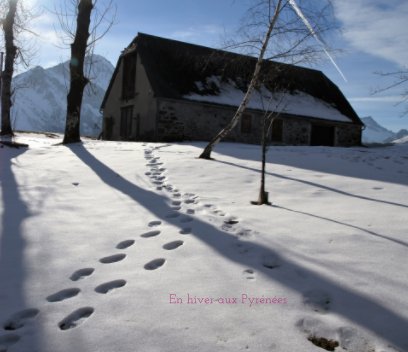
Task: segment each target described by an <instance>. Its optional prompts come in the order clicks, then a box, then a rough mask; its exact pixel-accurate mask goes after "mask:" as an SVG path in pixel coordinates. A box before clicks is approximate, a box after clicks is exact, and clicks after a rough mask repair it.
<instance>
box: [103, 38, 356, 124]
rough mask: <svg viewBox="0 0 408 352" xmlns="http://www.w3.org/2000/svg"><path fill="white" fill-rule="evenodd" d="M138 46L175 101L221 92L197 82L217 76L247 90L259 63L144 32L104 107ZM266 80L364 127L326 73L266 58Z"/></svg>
mask: <svg viewBox="0 0 408 352" xmlns="http://www.w3.org/2000/svg"><path fill="white" fill-rule="evenodd" d="M134 48H136V51H137V52H138V54H139V57H140V58H141V61H142V65H143V66H144V68H145V70H146V74H147V77H148V79H149V82H150V84H151V85H152V89H153V92H154V95H155V96H156V97H163V98H172V99H183V96H184V95H187V94H190V93H197V94H203V95H204V94H205V95H211V94H213V95H216V94H217V93H219V91H218V87H217V86H216V85H213V86H211V85H208V84H203V86H202V87H201V89H200V90H199V89H198V88H197V85H196V82H203V83H204V82H207V79H208V78H209V77H212V76H218V77H220V79H221V81H233V82H234V83H235V85H236V86H237V87H239V88H241V89H242V91H245V90H246V88H247V86H248V83H249V81H250V79H251V77H252V74H253V71H254V67H255V64H256V61H257V59H256V58H254V57H251V56H245V55H241V54H236V53H231V52H227V51H223V50H217V49H212V48H208V47H204V46H200V45H194V44H189V43H184V42H180V41H176V40H170V39H164V38H160V37H156V36H152V35H148V34H144V33H139V34H138V35H137V37H136V38H135V39H134V40H133V41H132V42H131V43H130V45H129V46H128V48H127V49H125V50H124V51H123V53H122V55H121V56H120V57H119V60H118V64H117V66H116V69H115V72H114V74H113V77H112V80H111V83H110V85H109V87H108V90H107V92H106V95H105V98H104V100H103V102H102V107H101V108H102V109H103V107H104V105H105V101H106V99H107V97H108V95H109V91H110V89H111V86H112V82H113V80H114V79H115V76H116V74H117V70H118V67H119V64H120V61H121V59H122V58H123V56H124V55H126V54H127V53H128V52H129V53H130V52H132V51H133V49H134ZM261 81H262V83H263V84H264V85H265V86H266V87H267V88H268V89H269V90H275V91H282V90H286V91H301V92H304V93H307V94H309V95H311V96H313V97H316V98H318V99H321V100H323V101H325V102H327V103H328V104H330V105H332V106H333V107H335V108H336V109H337V110H339V111H340V112H341V113H342V114H343V115H346V116H347V117H349V118H350V119H351V120H352V121H353V122H355V123H357V124H360V125H363V123H362V122H361V120H360V119H359V117H358V116H357V114H356V112H355V111H354V109H353V108H352V106H351V105H350V104H349V102H348V101H347V99H346V98H345V97H344V95H343V94H342V92H341V91H340V89H339V88H338V87H337V86H336V85H335V84H334V83H333V82H332V81H330V80H329V79H328V78H327V77H326V76H325V75H324V74H323V73H322V72H321V71H318V70H313V69H309V68H304V67H300V66H294V65H289V64H283V63H278V62H274V61H265V62H264V63H263V65H262V71H261ZM203 87H204V88H203Z"/></svg>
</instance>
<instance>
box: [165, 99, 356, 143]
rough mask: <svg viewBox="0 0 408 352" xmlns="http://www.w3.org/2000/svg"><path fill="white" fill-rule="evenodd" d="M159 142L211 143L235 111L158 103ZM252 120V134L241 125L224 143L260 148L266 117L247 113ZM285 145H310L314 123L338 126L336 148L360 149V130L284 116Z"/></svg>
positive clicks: (201, 104) (231, 109)
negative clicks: (242, 128) (352, 147)
mask: <svg viewBox="0 0 408 352" xmlns="http://www.w3.org/2000/svg"><path fill="white" fill-rule="evenodd" d="M157 111H158V121H157V123H158V124H157V128H158V130H157V132H158V133H157V140H158V141H182V140H202V141H209V140H210V139H211V138H213V137H214V136H215V135H216V134H217V133H218V132H219V131H220V130H221V129H222V128H223V127H225V126H226V125H227V124H228V122H229V121H230V120H231V118H232V116H233V115H234V113H235V111H236V109H235V108H233V107H231V108H229V107H224V106H215V105H210V104H206V103H199V102H189V101H187V102H186V101H179V100H169V99H158V107H157ZM246 113H248V114H250V115H251V116H252V119H251V132H250V133H243V132H242V131H241V123H240V122H239V123H238V124H237V126H236V127H235V128H234V129H233V130H232V131H231V133H230V134H229V135H228V136H227V137H226V138H225V139H224V140H225V141H233V142H242V143H250V144H260V141H261V130H262V117H263V114H262V113H259V112H256V111H251V110H248V111H247V112H246ZM280 118H281V119H282V120H283V134H282V142H281V143H275V144H286V145H310V137H311V129H312V123H319V124H322V123H323V124H329V125H331V126H333V125H334V126H335V127H336V129H335V131H336V135H335V141H334V145H335V146H343V147H348V146H355V145H360V136H361V127H360V126H356V125H349V124H344V123H336V122H329V121H316V120H315V119H313V118H310V119H309V118H304V117H300V116H293V115H285V114H282V115H281V116H280Z"/></svg>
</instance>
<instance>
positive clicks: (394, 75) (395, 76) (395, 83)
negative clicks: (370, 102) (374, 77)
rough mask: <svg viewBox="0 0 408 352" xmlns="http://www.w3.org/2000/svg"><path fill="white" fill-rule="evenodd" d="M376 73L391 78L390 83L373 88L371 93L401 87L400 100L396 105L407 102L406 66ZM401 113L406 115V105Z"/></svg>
mask: <svg viewBox="0 0 408 352" xmlns="http://www.w3.org/2000/svg"><path fill="white" fill-rule="evenodd" d="M377 74H378V75H380V76H382V77H384V78H391V79H392V83H390V84H388V85H386V86H385V87H384V88H379V89H376V90H374V92H373V94H379V93H383V92H385V91H388V90H391V89H394V88H401V92H400V94H401V100H400V101H399V102H398V103H397V104H396V105H399V104H404V103H408V69H407V68H406V67H405V68H403V69H401V70H398V71H394V72H377ZM402 115H408V105H406V106H405V109H404V111H403V113H402Z"/></svg>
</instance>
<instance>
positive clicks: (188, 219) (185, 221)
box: [180, 216, 194, 224]
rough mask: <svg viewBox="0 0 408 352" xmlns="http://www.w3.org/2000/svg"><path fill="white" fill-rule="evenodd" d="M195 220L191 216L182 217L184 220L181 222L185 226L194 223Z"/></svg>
mask: <svg viewBox="0 0 408 352" xmlns="http://www.w3.org/2000/svg"><path fill="white" fill-rule="evenodd" d="M193 220H194V219H193V218H192V217H190V216H184V217H182V218H181V219H180V222H181V223H183V224H185V223H187V222H191V221H193Z"/></svg>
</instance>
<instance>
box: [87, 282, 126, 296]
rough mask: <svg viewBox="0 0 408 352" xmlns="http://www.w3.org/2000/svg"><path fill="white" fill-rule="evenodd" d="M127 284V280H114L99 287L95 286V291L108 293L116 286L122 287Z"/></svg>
mask: <svg viewBox="0 0 408 352" xmlns="http://www.w3.org/2000/svg"><path fill="white" fill-rule="evenodd" d="M125 285H126V281H125V280H114V281H109V282H105V283H104V284H101V285H99V286H97V287H95V292H98V293H103V294H106V293H108V292H110V291H112V290H114V289H116V288H120V287H123V286H125Z"/></svg>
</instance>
